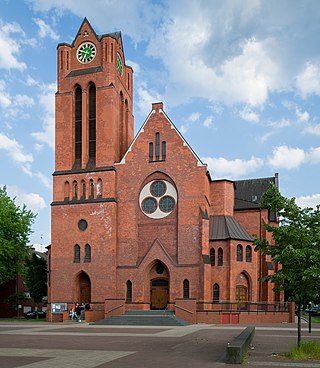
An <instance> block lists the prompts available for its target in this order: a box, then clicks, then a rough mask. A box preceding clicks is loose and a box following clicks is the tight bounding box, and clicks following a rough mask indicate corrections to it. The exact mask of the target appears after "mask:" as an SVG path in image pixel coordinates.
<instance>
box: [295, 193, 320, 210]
mask: <svg viewBox="0 0 320 368" xmlns="http://www.w3.org/2000/svg"><path fill="white" fill-rule="evenodd" d="M296 204H297V205H298V206H299V207H302V208H306V207H311V208H316V206H318V205H320V193H318V194H312V195H310V196H301V197H296Z"/></svg>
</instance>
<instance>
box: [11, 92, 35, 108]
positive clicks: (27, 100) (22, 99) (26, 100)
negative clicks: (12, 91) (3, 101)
mask: <svg viewBox="0 0 320 368" xmlns="http://www.w3.org/2000/svg"><path fill="white" fill-rule="evenodd" d="M14 103H15V105H16V106H21V107H24V106H25V107H31V106H33V105H34V100H33V98H32V97H30V96H27V95H19V94H18V95H16V96H15V98H14Z"/></svg>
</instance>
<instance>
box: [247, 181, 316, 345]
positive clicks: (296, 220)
mask: <svg viewBox="0 0 320 368" xmlns="http://www.w3.org/2000/svg"><path fill="white" fill-rule="evenodd" d="M262 207H263V208H267V209H269V210H270V211H272V212H275V213H276V214H277V216H278V217H279V226H278V225H270V224H265V225H264V226H265V228H266V230H267V231H268V232H270V233H271V234H272V237H273V239H274V241H275V245H271V244H269V243H268V241H267V240H266V239H258V238H256V239H255V241H254V244H255V246H256V248H255V250H260V251H261V252H262V254H265V255H270V256H271V258H272V261H273V262H276V263H278V264H280V265H281V267H280V268H279V270H278V271H277V272H275V273H273V274H270V275H268V276H266V277H265V278H264V279H263V280H264V281H271V282H273V283H274V284H275V288H274V290H275V291H281V290H284V291H286V292H287V295H289V299H290V300H292V301H294V302H296V304H297V305H298V318H299V321H298V325H300V331H298V345H299V344H300V339H301V320H300V309H301V308H300V307H301V305H302V303H304V302H305V301H309V300H315V299H318V298H319V296H320V207H319V206H317V208H316V209H312V208H300V207H299V206H298V205H297V204H296V203H295V199H294V198H291V199H289V198H286V197H284V196H282V195H281V194H280V192H279V190H278V188H277V187H276V186H274V185H270V187H269V189H268V190H267V192H266V193H265V194H264V196H263V199H262ZM298 330H299V327H298Z"/></svg>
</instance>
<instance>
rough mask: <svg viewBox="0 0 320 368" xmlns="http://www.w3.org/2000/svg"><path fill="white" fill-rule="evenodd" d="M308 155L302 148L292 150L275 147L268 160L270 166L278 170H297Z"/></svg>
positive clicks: (285, 147)
mask: <svg viewBox="0 0 320 368" xmlns="http://www.w3.org/2000/svg"><path fill="white" fill-rule="evenodd" d="M305 158H306V155H305V152H304V150H303V149H301V148H290V147H287V146H279V147H275V148H274V149H273V151H272V156H271V157H269V159H268V164H269V165H270V166H272V167H273V168H276V169H287V170H291V169H295V168H297V167H299V166H300V165H301V164H302V163H303V162H304V160H305Z"/></svg>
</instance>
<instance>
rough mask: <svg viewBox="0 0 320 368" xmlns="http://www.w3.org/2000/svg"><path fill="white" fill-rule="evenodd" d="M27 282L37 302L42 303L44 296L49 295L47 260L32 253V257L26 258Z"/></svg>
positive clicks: (31, 294)
mask: <svg viewBox="0 0 320 368" xmlns="http://www.w3.org/2000/svg"><path fill="white" fill-rule="evenodd" d="M26 267H27V273H26V279H25V281H26V284H27V287H28V290H29V292H30V296H31V297H32V298H33V300H34V301H35V303H37V304H38V303H40V302H41V301H42V298H43V297H44V296H47V261H46V260H45V259H44V258H42V257H40V256H39V255H37V254H36V253H32V255H31V258H27V260H26Z"/></svg>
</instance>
